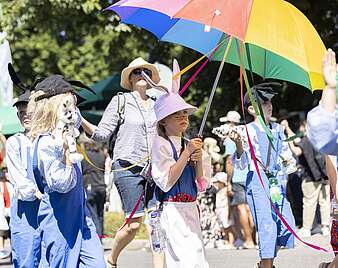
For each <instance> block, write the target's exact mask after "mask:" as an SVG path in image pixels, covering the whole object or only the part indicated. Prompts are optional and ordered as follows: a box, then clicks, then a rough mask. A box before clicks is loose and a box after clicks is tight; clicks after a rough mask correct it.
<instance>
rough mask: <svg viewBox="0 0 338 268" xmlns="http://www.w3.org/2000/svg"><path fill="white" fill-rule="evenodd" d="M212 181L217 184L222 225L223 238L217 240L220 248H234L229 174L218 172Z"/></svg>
mask: <svg viewBox="0 0 338 268" xmlns="http://www.w3.org/2000/svg"><path fill="white" fill-rule="evenodd" d="M211 180H212V182H213V183H214V184H216V185H217V189H218V191H217V193H216V208H215V212H216V215H217V221H218V225H219V227H220V231H221V236H222V238H223V239H222V240H218V241H216V245H217V248H218V249H234V248H235V247H234V245H233V244H234V238H235V237H234V233H233V230H232V229H233V220H232V215H231V212H230V207H229V197H228V192H227V187H226V186H227V174H226V173H225V172H217V173H216V174H215V175H214V176H213V177H212V178H211Z"/></svg>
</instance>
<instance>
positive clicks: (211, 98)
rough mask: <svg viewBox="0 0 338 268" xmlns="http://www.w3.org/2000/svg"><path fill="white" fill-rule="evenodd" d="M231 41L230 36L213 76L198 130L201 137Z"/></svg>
mask: <svg viewBox="0 0 338 268" xmlns="http://www.w3.org/2000/svg"><path fill="white" fill-rule="evenodd" d="M231 42H232V37H231V38H230V40H229V42H228V45H227V47H226V49H225V52H224V55H223V58H222V62H221V64H220V65H219V68H218V72H217V75H216V78H215V81H214V84H213V86H212V90H211V93H210V96H209V100H208V104H207V107H206V108H205V111H204V115H203V119H202V123H201V126H200V129H199V131H198V137H202V133H203V130H204V127H205V123H206V121H207V117H208V114H209V110H210V107H211V103H212V100H213V98H214V95H215V92H216V88H217V85H218V81H219V78H220V76H221V73H222V70H223V67H224V63H225V59H226V57H227V55H228V52H229V49H230V46H231Z"/></svg>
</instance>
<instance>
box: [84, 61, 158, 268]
mask: <svg viewBox="0 0 338 268" xmlns="http://www.w3.org/2000/svg"><path fill="white" fill-rule="evenodd" d="M142 71H143V72H144V73H146V74H147V75H148V76H149V77H150V78H151V79H152V80H153V81H154V82H155V83H158V82H159V81H160V76H159V72H158V70H157V68H156V66H155V65H154V64H150V63H148V62H146V61H145V60H144V59H142V58H137V59H135V60H133V61H132V62H131V63H130V64H129V65H128V67H126V68H124V69H123V70H122V73H121V86H122V87H123V88H125V89H127V90H130V92H128V93H124V97H123V99H124V100H123V102H124V113H123V115H124V122H123V123H122V124H120V125H119V124H118V121H119V114H118V108H119V107H121V106H119V103H118V102H119V101H121V98H119V96H114V97H113V98H112V100H111V102H110V103H109V105H108V106H107V108H106V110H105V111H104V114H103V117H102V119H101V121H100V123H99V125H98V126H94V125H92V124H91V123H89V122H88V121H86V120H85V119H82V127H83V128H84V130H85V131H86V133H87V134H89V135H91V138H92V139H94V140H95V141H102V142H103V141H107V140H108V139H109V138H110V136H111V135H112V134H115V135H116V141H115V145H114V150H113V170H119V171H116V172H114V183H115V185H116V187H117V189H118V192H119V195H120V197H121V201H122V206H123V210H124V213H125V218H126V219H128V221H127V222H128V223H127V224H126V225H125V226H124V227H123V228H122V229H120V230H118V231H117V233H116V235H115V238H114V241H113V245H112V251H111V254H110V255H109V257H108V259H107V262H108V264H109V265H110V266H111V267H117V259H118V257H119V255H120V252H121V251H122V250H123V249H124V248H125V247H126V246H127V245H128V244H129V243H130V242H131V241H132V240H133V239H134V237H135V235H136V233H137V231H138V230H139V228H140V225H141V222H142V217H143V215H144V209H145V203H144V201H143V200H142V201H141V202H138V200H139V199H141V198H142V197H141V195H142V193H143V191H144V188H145V179H144V178H143V177H142V176H141V174H140V173H141V171H142V169H143V168H144V167H145V165H146V164H147V161H148V159H147V158H149V156H150V152H151V145H152V140H153V137H154V136H155V132H156V124H155V122H156V116H155V112H154V100H153V99H151V98H149V97H148V96H147V94H146V91H147V89H149V86H148V83H147V82H146V81H145V80H144V78H143V77H142ZM116 129H118V131H117V133H115V132H116ZM131 166H133V167H132V168H130V167H131ZM124 168H127V170H121V169H124ZM152 207H155V199H152V200H150V201H149V203H148V208H149V209H151V208H152ZM133 210H135V211H134V212H135V213H134V214H133V215H132V217H130V215H131V214H132V212H133ZM148 229H149V228H148ZM153 256H154V257H155V258H153V263H154V267H163V260H162V257H161V256H158V255H156V254H154V255H153Z"/></svg>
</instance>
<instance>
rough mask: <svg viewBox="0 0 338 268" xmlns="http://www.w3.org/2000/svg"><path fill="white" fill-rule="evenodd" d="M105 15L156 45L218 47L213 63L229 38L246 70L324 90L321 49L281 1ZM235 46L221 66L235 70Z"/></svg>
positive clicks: (127, 5) (195, 3) (121, 5)
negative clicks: (152, 39)
mask: <svg viewBox="0 0 338 268" xmlns="http://www.w3.org/2000/svg"><path fill="white" fill-rule="evenodd" d="M107 10H112V11H114V12H116V13H117V14H118V15H119V16H120V18H121V20H122V22H124V23H128V24H133V25H136V26H139V27H141V28H144V29H146V30H148V31H150V32H152V33H153V34H154V35H156V37H157V38H158V39H159V40H161V41H167V42H172V43H176V44H180V45H183V46H186V47H189V48H192V49H194V50H196V51H199V52H200V53H202V54H206V53H208V52H210V51H212V50H213V49H215V47H217V46H218V45H219V46H220V47H219V49H218V50H217V52H216V53H215V54H214V55H213V57H212V58H213V59H215V60H221V59H222V57H223V54H224V50H225V47H226V46H227V43H228V40H229V38H228V37H229V36H233V37H234V38H236V39H237V40H238V41H239V42H243V43H244V44H245V49H244V51H243V57H244V67H245V68H246V69H248V70H251V71H253V72H254V73H256V74H258V75H260V76H262V77H263V78H275V79H280V80H285V81H290V82H294V83H296V84H299V85H302V86H304V87H307V88H309V89H311V90H314V89H320V88H323V87H324V80H323V76H322V70H321V69H322V67H321V62H322V57H323V55H324V53H325V46H324V44H323V42H322V40H321V39H320V37H319V35H318V33H317V32H316V30H315V29H314V27H313V26H312V24H311V23H310V22H309V21H308V19H307V18H306V17H305V16H304V15H303V14H302V13H301V12H300V11H299V10H298V9H296V8H295V7H294V6H292V5H291V4H290V3H288V2H285V1H283V0H269V1H266V0H237V1H230V0H170V1H158V0H122V1H119V2H117V3H116V4H114V5H112V6H110V7H108V8H107ZM237 43H238V42H232V44H231V47H230V50H229V53H228V56H227V58H226V62H228V63H232V64H236V65H240V60H239V57H238V49H237ZM222 47H224V48H222Z"/></svg>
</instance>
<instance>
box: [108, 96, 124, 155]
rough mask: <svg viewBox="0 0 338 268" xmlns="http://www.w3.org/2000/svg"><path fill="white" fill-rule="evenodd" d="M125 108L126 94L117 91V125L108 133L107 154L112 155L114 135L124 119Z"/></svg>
mask: <svg viewBox="0 0 338 268" xmlns="http://www.w3.org/2000/svg"><path fill="white" fill-rule="evenodd" d="M125 108H126V96H125V95H124V93H123V92H118V93H117V111H116V112H117V115H118V120H117V126H116V128H115V130H114V132H113V133H112V134H111V135H110V137H109V141H108V149H109V155H110V156H111V157H112V156H113V150H114V146H115V142H116V135H117V133H118V132H119V130H120V126H121V125H122V124H123V123H124V120H125V114H124V112H125Z"/></svg>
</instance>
